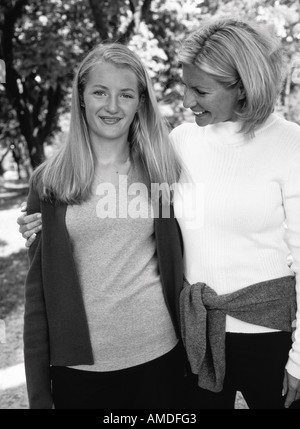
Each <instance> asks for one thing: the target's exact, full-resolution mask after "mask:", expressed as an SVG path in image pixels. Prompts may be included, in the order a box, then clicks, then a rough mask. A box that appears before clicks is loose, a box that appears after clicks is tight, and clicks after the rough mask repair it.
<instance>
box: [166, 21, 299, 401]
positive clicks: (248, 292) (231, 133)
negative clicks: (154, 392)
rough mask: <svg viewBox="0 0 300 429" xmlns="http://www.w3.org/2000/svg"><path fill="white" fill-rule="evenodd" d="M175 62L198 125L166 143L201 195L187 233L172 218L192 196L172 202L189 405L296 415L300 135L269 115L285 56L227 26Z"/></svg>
mask: <svg viewBox="0 0 300 429" xmlns="http://www.w3.org/2000/svg"><path fill="white" fill-rule="evenodd" d="M179 62H180V64H181V65H182V80H183V83H184V86H185V92H184V100H183V103H184V106H185V107H186V108H187V109H191V111H192V112H193V114H194V116H195V123H193V124H183V125H180V126H179V127H177V128H175V129H174V130H173V131H172V133H171V138H172V140H173V142H174V145H175V147H176V148H177V150H178V152H179V153H180V155H181V157H182V162H183V163H184V165H185V167H186V169H187V171H188V172H189V174H190V177H191V180H192V182H193V183H195V184H198V185H199V184H200V185H201V192H202V200H201V210H199V217H198V222H197V221H196V220H195V222H194V225H193V226H192V227H191V225H190V221H189V219H187V218H186V217H185V216H178V213H181V207H182V206H184V205H185V204H186V203H187V202H188V198H189V195H187V194H186V193H184V192H182V191H181V189H180V187H179V189H178V192H177V193H175V198H174V210H175V216H176V217H177V218H178V222H179V225H180V228H181V232H182V235H183V242H184V251H185V252H184V266H185V269H184V274H185V277H186V280H187V281H186V283H185V287H184V289H183V291H182V293H181V298H180V301H181V317H182V335H183V341H184V344H185V346H186V350H187V354H188V358H189V361H190V365H191V375H190V392H191V393H192V395H193V400H191V407H192V408H193V407H195V408H233V407H234V403H235V396H236V392H237V391H241V392H242V394H243V396H244V398H245V400H246V402H247V404H248V406H249V408H283V407H284V406H285V407H289V406H291V407H293V408H299V405H300V404H299V403H300V401H299V398H300V222H299V219H300V127H299V125H297V124H295V123H291V122H288V121H286V120H285V119H283V118H281V117H280V116H278V115H276V114H274V113H273V111H274V107H275V103H276V101H277V98H278V96H279V94H280V91H281V88H282V81H283V77H284V73H283V56H282V48H281V46H280V44H279V43H278V41H277V38H276V36H275V35H274V34H272V32H269V30H268V28H265V27H262V28H260V27H259V26H258V25H256V24H253V23H248V22H246V21H242V20H239V19H232V18H224V19H222V20H216V21H212V22H210V23H205V25H200V26H199V28H198V29H197V31H196V32H194V33H193V34H191V35H190V36H189V37H188V38H187V39H186V40H185V42H184V43H183V46H182V48H181V51H180V53H179ZM183 189H184V187H183ZM290 257H292V264H291V259H290ZM196 327H197V328H196ZM293 330H294V332H293V335H292V331H293Z"/></svg>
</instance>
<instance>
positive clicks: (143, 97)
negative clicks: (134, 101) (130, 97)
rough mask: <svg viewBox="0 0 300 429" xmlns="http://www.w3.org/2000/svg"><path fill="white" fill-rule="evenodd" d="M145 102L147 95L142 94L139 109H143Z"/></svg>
mask: <svg viewBox="0 0 300 429" xmlns="http://www.w3.org/2000/svg"><path fill="white" fill-rule="evenodd" d="M145 100H146V97H145V94H142V95H141V96H140V101H139V106H138V109H139V108H140V107H142V105H143V104H144V103H145Z"/></svg>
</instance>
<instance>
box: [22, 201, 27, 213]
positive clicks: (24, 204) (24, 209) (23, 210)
mask: <svg viewBox="0 0 300 429" xmlns="http://www.w3.org/2000/svg"><path fill="white" fill-rule="evenodd" d="M26 211H27V203H26V201H24V202H23V203H22V204H21V212H26Z"/></svg>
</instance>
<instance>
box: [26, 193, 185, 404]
mask: <svg viewBox="0 0 300 429" xmlns="http://www.w3.org/2000/svg"><path fill="white" fill-rule="evenodd" d="M66 209H67V205H66V204H52V203H50V202H45V201H40V199H39V197H38V194H37V192H36V191H35V190H33V189H32V188H31V189H30V192H29V196H28V202H27V213H28V214H31V213H35V212H41V213H42V219H43V228H42V231H41V232H40V233H38V234H37V238H36V239H35V241H34V242H33V244H32V245H31V247H30V249H29V260H30V268H29V271H28V275H27V278H26V291H25V297H26V300H25V316H24V359H25V370H26V380H27V390H28V397H29V404H30V408H52V396H51V377H50V366H51V365H58V366H74V365H79V364H90V365H91V364H93V353H92V347H91V341H90V336H89V330H88V324H87V318H86V313H85V309H84V303H83V297H82V294H81V290H80V285H79V280H78V276H77V273H76V267H75V263H74V259H73V255H72V250H71V244H70V240H69V236H68V231H67V229H66V225H65V215H66ZM170 215H171V216H170V217H168V218H163V217H162V216H160V217H159V218H156V219H154V230H155V237H156V246H157V257H158V268H159V272H160V277H161V283H162V287H163V294H164V298H165V302H166V305H167V308H168V310H169V312H170V316H171V318H172V321H173V324H174V328H175V330H176V333H177V335H178V337H179V336H180V329H179V326H180V323H179V295H180V291H181V289H182V285H183V262H182V238H181V234H180V229H179V226H178V223H177V221H176V219H175V218H174V212H173V207H172V206H171V207H170Z"/></svg>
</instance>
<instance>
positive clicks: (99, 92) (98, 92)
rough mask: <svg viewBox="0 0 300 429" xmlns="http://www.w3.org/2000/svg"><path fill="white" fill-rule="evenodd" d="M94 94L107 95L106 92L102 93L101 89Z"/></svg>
mask: <svg viewBox="0 0 300 429" xmlns="http://www.w3.org/2000/svg"><path fill="white" fill-rule="evenodd" d="M94 94H96V95H100V96H102V95H106V94H105V92H104V91H100V90H99V89H97V90H96V91H94Z"/></svg>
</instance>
